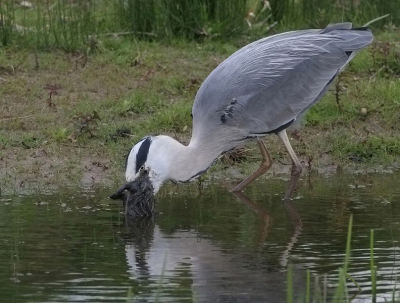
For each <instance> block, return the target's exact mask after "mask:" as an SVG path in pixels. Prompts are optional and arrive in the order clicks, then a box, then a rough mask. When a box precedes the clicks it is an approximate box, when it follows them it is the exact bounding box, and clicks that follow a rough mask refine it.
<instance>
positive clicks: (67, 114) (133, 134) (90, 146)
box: [0, 2, 400, 183]
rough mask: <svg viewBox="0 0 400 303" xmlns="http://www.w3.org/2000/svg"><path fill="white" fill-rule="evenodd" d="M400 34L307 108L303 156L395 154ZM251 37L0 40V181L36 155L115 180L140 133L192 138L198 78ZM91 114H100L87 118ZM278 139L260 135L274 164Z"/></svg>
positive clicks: (390, 34) (280, 157) (373, 160)
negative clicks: (80, 45)
mask: <svg viewBox="0 0 400 303" xmlns="http://www.w3.org/2000/svg"><path fill="white" fill-rule="evenodd" d="M66 3H67V2H65V5H67V4H66ZM13 5H14V4H13ZM3 8H4V7H3ZM16 9H17V8H16ZM18 10H21V8H18ZM95 11H96V10H95ZM96 12H97V11H96ZM28 13H29V14H30V13H32V12H31V11H27V12H26V14H28ZM16 14H17V13H16ZM399 37H400V32H399V30H397V29H393V28H391V29H390V30H386V31H384V32H381V33H379V32H377V33H376V41H375V43H374V45H372V46H371V47H370V48H369V49H367V50H365V51H363V52H361V53H360V54H358V55H357V56H356V58H355V59H354V60H353V61H352V63H351V66H349V67H348V68H347V70H346V71H345V73H344V74H343V76H342V77H341V78H340V81H339V84H338V85H334V86H333V87H332V89H331V91H330V92H329V93H328V94H327V95H326V97H324V98H323V100H321V102H319V103H318V104H317V105H315V106H314V107H312V108H311V110H310V111H309V113H308V115H307V116H306V117H305V120H304V124H305V127H304V128H303V129H302V131H301V138H302V139H301V140H300V141H295V140H293V145H294V149H295V150H296V152H297V153H298V154H299V155H300V157H301V159H302V160H303V161H305V162H307V161H312V163H313V165H314V166H318V165H320V166H324V165H327V164H328V165H330V164H332V163H336V164H341V165H344V166H346V165H348V166H349V167H351V164H353V163H355V165H359V164H361V165H367V166H374V165H380V164H387V165H389V164H391V163H393V162H396V161H398V157H399V154H400V138H399V136H400V135H399V132H398V129H399V128H398V121H400V111H399V107H400V103H399V99H398V96H399V95H400V85H398V76H399V74H400V68H399V67H398V66H399V58H398V45H397V44H396V41H397V40H398V38H399ZM249 41H250V36H246V35H245V36H241V37H240V38H237V39H231V40H222V39H221V40H203V41H188V40H187V39H184V38H182V37H181V38H174V39H172V40H170V41H161V42H159V41H148V40H140V39H131V38H128V37H124V36H116V37H113V36H103V37H100V36H99V38H98V40H97V42H98V45H99V46H100V45H101V47H97V48H95V49H92V50H91V51H88V52H86V51H83V52H79V51H78V52H72V53H70V52H64V51H62V50H57V49H52V50H51V51H43V50H40V49H37V50H34V49H31V48H23V47H19V46H17V45H16V44H14V43H11V45H9V46H7V47H3V48H2V51H1V52H0V77H1V79H2V80H0V81H1V85H0V110H1V116H0V151H1V155H2V157H3V159H6V160H3V162H0V164H1V165H2V168H4V171H3V173H2V174H0V180H2V178H3V177H4V176H7V177H5V178H8V179H18V178H23V179H26V181H28V179H29V178H28V177H27V175H26V174H25V173H24V165H25V167H29V165H30V163H32V166H34V167H35V170H36V166H37V161H36V160H37V158H38V157H39V158H40V159H41V160H42V162H40V161H39V163H52V165H53V166H51V167H47V166H46V169H49V170H51V171H53V170H56V172H54V174H56V175H59V176H60V178H61V179H63V178H64V177H63V174H65V178H66V179H68V180H69V182H72V183H73V182H77V183H79V182H81V175H80V174H81V173H82V167H87V169H88V170H90V169H91V168H92V164H91V163H92V162H93V161H95V162H96V161H100V162H101V164H102V165H103V166H102V167H107V169H104V170H102V171H101V174H103V175H104V176H107V178H111V179H113V178H120V176H121V175H122V174H123V169H124V168H123V166H124V159H125V155H126V153H127V151H128V150H129V149H130V148H131V147H132V146H133V144H134V143H136V142H138V141H139V140H140V139H141V138H142V137H143V136H146V135H148V134H153V135H156V134H168V135H171V136H173V137H175V138H177V139H179V140H180V141H182V142H184V143H186V142H188V140H189V139H190V136H191V117H190V112H191V107H192V104H193V100H194V96H195V94H196V92H197V90H198V88H199V86H200V85H201V83H202V81H203V80H204V79H205V78H206V76H207V75H208V74H209V73H210V72H211V71H212V70H213V69H214V68H215V67H216V66H217V65H218V64H219V63H221V62H222V60H224V59H225V58H226V57H228V56H229V55H230V54H232V53H233V52H234V51H235V50H237V49H238V48H239V47H241V46H243V45H244V44H246V43H247V42H249ZM337 101H339V105H338V103H337ZM364 109H365V110H364ZM94 112H97V113H98V115H99V117H100V120H98V119H92V120H91V119H89V121H86V120H85V119H86V118H87V117H88V116H90V115H93V113H94ZM85 117H86V118H85ZM86 124H87V125H86ZM275 140H276V138H274V136H271V137H268V139H266V143H267V146H268V148H269V150H270V152H271V156H272V158H273V160H274V162H279V163H288V164H289V161H288V157H287V154H286V151H285V149H284V147H283V145H282V144H281V143H279V142H278V141H275ZM71 155H73V156H74V158H73V159H70V158H71ZM17 157H18V158H19V159H26V163H24V165H17V166H16V167H18V169H14V170H13V169H11V168H10V165H8V166H7V168H5V164H4V163H5V162H6V161H8V162H7V163H14V161H16V158H17ZM244 158H246V159H247V160H248V161H251V162H258V161H259V155H258V151H257V149H256V148H251V149H248V150H246V151H245V153H244ZM93 159H94V160H93ZM88 163H89V164H88ZM96 163H97V162H96ZM245 163H246V161H245ZM46 165H47V164H46ZM254 165H255V164H254ZM254 165H253V166H254ZM44 166H45V165H44V164H43V167H44ZM221 166H223V167H225V166H226V165H225V164H224V165H221ZM244 166H246V167H247V163H246V164H243V167H244ZM39 171H40V170H39ZM43 175H44V172H40V174H39V175H37V176H36V178H37V179H38V180H39V179H40V178H41V176H42V177H43ZM46 182H48V180H46Z"/></svg>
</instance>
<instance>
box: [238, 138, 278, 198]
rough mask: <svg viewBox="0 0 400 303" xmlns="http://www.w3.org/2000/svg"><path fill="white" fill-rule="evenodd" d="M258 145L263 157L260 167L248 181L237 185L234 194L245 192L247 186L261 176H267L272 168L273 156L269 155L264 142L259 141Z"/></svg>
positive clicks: (245, 180)
mask: <svg viewBox="0 0 400 303" xmlns="http://www.w3.org/2000/svg"><path fill="white" fill-rule="evenodd" d="M257 144H258V147H259V148H260V151H261V155H262V157H263V160H262V162H261V164H260V167H259V168H258V169H257V170H256V171H255V172H254V173H252V174H251V175H250V176H248V177H247V178H246V179H244V180H243V181H242V182H240V183H239V184H238V185H236V186H235V188H234V189H232V191H233V192H237V191H241V190H243V188H245V187H246V186H247V185H249V184H250V183H251V182H253V181H254V180H255V179H257V178H258V177H259V176H261V175H263V174H265V173H266V172H267V170H268V169H269V168H270V167H271V165H272V160H271V156H270V155H269V153H268V150H267V148H266V147H265V144H264V142H263V141H262V140H261V139H260V140H258V141H257Z"/></svg>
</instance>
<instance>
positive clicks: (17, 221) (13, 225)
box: [0, 172, 400, 302]
mask: <svg viewBox="0 0 400 303" xmlns="http://www.w3.org/2000/svg"><path fill="white" fill-rule="evenodd" d="M399 178H400V173H399V172H397V173H396V172H395V173H393V174H385V175H380V174H373V175H365V174H364V175H352V176H348V175H337V176H333V177H329V178H321V177H320V176H315V177H312V176H311V177H310V178H308V177H307V176H305V177H304V178H303V180H302V183H301V185H300V189H299V191H298V193H297V194H296V195H295V199H294V200H293V201H292V202H290V203H283V202H282V200H281V197H282V196H283V194H284V191H285V186H286V185H287V182H286V181H281V180H261V181H259V182H256V183H255V184H254V186H252V187H250V188H248V189H247V190H246V192H245V193H246V195H245V196H244V195H243V196H240V197H237V196H235V195H233V194H231V193H229V192H228V190H227V189H226V188H225V187H224V186H222V185H220V184H218V182H215V183H214V184H206V185H205V186H203V188H202V190H201V191H199V190H198V187H197V185H196V184H189V185H181V186H175V185H169V186H166V187H165V188H163V190H162V191H161V193H160V195H159V196H158V198H157V208H158V210H159V211H160V212H161V214H160V215H158V216H157V217H156V218H155V219H151V220H140V221H137V222H134V223H133V222H125V219H124V217H123V215H122V214H121V211H122V209H121V205H120V204H119V203H116V202H115V201H112V200H109V199H108V198H107V197H108V195H109V194H110V193H112V192H113V190H114V189H115V188H102V189H70V190H65V191H63V192H59V193H54V194H47V195H44V194H36V195H29V196H18V195H9V196H4V195H3V196H1V197H0V302H285V300H286V291H285V288H286V274H287V268H288V265H289V264H290V265H291V266H293V280H294V292H295V296H296V297H301V296H303V295H304V293H305V288H306V278H305V275H306V274H305V273H306V270H307V269H310V270H311V272H312V281H313V283H314V279H316V278H317V279H318V281H319V287H317V288H315V290H313V291H317V290H318V289H321V290H323V289H324V286H323V285H324V283H325V284H326V285H327V286H326V289H327V292H328V293H327V296H329V293H330V292H331V291H332V289H333V287H334V286H335V284H336V283H337V280H336V277H337V270H338V268H339V267H340V266H341V265H342V264H343V260H344V252H345V247H346V237H347V227H348V222H349V218H350V216H351V215H353V220H354V225H353V238H352V258H351V266H350V270H349V272H350V275H351V276H352V277H353V279H354V280H356V281H357V283H358V284H359V286H360V287H361V292H360V293H358V292H359V291H358V288H357V287H356V286H355V285H354V283H352V282H350V281H349V283H348V287H349V289H350V292H351V294H357V297H356V299H355V301H353V302H370V301H371V300H370V293H371V283H370V272H369V268H370V267H369V266H370V265H369V264H370V263H369V262H370V258H369V256H370V250H369V247H370V230H371V229H374V232H375V243H374V245H375V250H374V254H375V264H376V265H377V266H378V293H379V296H380V300H381V301H382V302H383V300H384V298H391V295H392V292H393V289H394V288H396V289H397V290H399V289H400V285H399V284H400V283H399V281H398V278H397V276H398V275H399V271H400V265H399V262H400V260H399V258H400V257H399V247H400V245H399V239H400V186H399V183H398V180H399ZM117 186H118V185H117ZM323 295H324V294H323V293H321V296H323ZM397 296H398V297H399V296H400V294H399V293H398V292H397Z"/></svg>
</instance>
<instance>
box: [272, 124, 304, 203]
mask: <svg viewBox="0 0 400 303" xmlns="http://www.w3.org/2000/svg"><path fill="white" fill-rule="evenodd" d="M277 135H278V137H279V138H280V139H281V140H282V142H283V144H285V147H286V150H287V151H288V153H289V156H290V158H291V159H292V173H291V176H290V184H289V187H288V189H287V191H286V193H285V196H284V197H283V199H285V200H286V199H288V198H289V197H290V196H291V194H292V193H293V191H294V190H295V189H296V185H297V182H298V181H299V179H300V175H301V172H302V170H303V165H302V164H301V162H300V160H299V159H298V158H297V156H296V153H295V152H294V150H293V148H292V145H290V142H289V138H288V136H287V133H286V129H284V130H281V131H280V132H278V133H277Z"/></svg>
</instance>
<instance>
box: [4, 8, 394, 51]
mask: <svg viewBox="0 0 400 303" xmlns="http://www.w3.org/2000/svg"><path fill="white" fill-rule="evenodd" d="M31 3H32V7H30V8H28V7H23V6H22V5H20V2H18V1H13V0H5V1H2V3H1V4H0V14H1V16H2V18H1V19H2V26H1V28H0V42H1V44H2V45H3V46H7V45H18V46H23V47H25V48H31V49H38V50H49V49H52V48H58V49H63V50H65V51H68V52H73V51H80V52H81V53H83V54H88V53H90V52H93V51H96V50H98V49H102V48H103V45H102V43H101V40H103V38H104V37H108V36H114V37H125V36H126V37H130V38H133V39H140V40H149V41H164V42H166V41H167V42H172V41H174V40H175V39H176V38H178V39H186V40H195V41H204V40H221V41H226V40H227V39H232V38H233V39H235V38H238V37H241V36H247V37H251V38H250V39H252V40H253V38H256V37H261V36H264V35H266V34H267V33H270V32H271V31H275V30H277V31H284V30H287V29H299V28H306V27H324V26H326V25H327V24H329V23H332V22H341V21H352V22H354V23H355V24H357V25H360V26H361V25H362V24H365V23H366V22H368V21H369V20H372V19H374V18H377V17H379V16H383V15H385V14H390V16H389V17H388V18H386V19H384V20H380V21H378V22H377V23H374V24H373V26H374V27H375V28H383V27H384V26H393V25H396V24H397V25H398V24H399V23H400V11H399V10H398V9H397V5H398V3H397V0H363V1H362V2H361V1H359V2H358V1H350V0H346V1H330V0H321V1H315V0H282V1H281V0H271V1H269V2H268V3H269V4H270V5H269V6H268V5H267V2H265V3H264V2H262V1H258V0H229V1H228V0H225V1H210V0H173V1H170V0H124V1H106V0H93V1H68V0H52V1H44V0H35V1H32V2H31Z"/></svg>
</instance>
